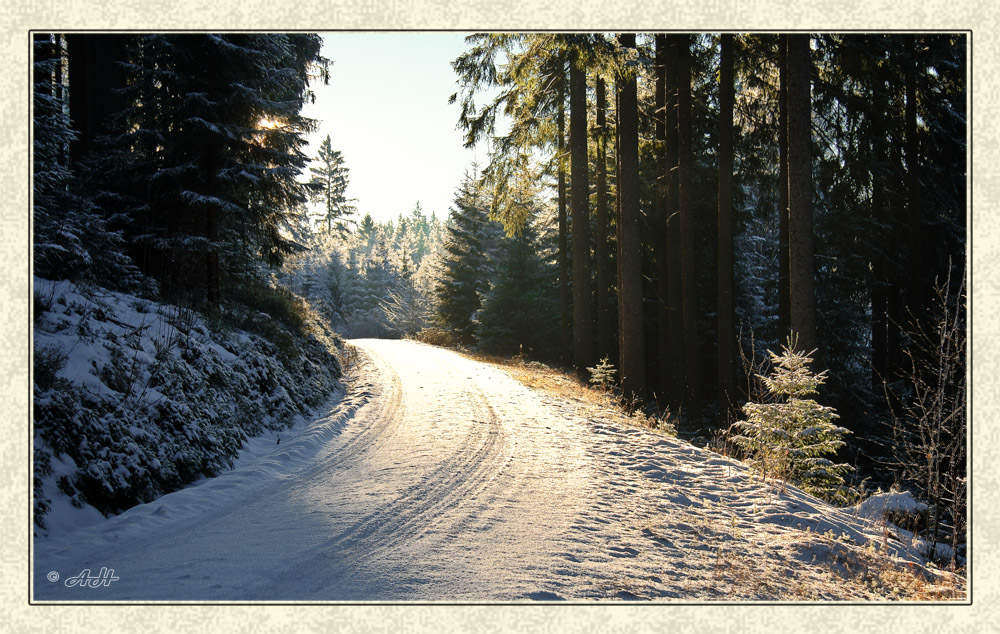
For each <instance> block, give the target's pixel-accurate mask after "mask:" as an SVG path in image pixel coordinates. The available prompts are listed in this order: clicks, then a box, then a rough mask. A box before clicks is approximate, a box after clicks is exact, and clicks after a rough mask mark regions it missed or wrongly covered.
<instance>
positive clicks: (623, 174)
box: [618, 33, 646, 398]
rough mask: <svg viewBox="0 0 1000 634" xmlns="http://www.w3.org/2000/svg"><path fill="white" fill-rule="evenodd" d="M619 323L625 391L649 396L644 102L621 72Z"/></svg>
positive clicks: (631, 40) (631, 43) (626, 40)
mask: <svg viewBox="0 0 1000 634" xmlns="http://www.w3.org/2000/svg"><path fill="white" fill-rule="evenodd" d="M618 41H619V43H620V44H621V45H622V46H623V47H627V48H635V34H634V33H621V34H619V35H618ZM618 90H619V104H620V108H619V115H618V117H619V130H620V134H621V142H620V144H621V150H620V162H619V173H618V188H619V191H620V201H621V208H620V211H619V215H618V315H619V318H618V323H619V341H620V351H621V380H622V393H623V394H624V395H625V397H626V398H631V397H639V398H642V397H643V396H645V392H646V360H645V349H644V347H643V331H642V327H643V323H642V322H643V319H642V251H641V249H642V241H641V238H640V231H641V229H640V222H641V218H640V211H639V109H638V108H639V103H638V96H637V87H636V78H635V75H632V74H629V75H625V76H619V78H618Z"/></svg>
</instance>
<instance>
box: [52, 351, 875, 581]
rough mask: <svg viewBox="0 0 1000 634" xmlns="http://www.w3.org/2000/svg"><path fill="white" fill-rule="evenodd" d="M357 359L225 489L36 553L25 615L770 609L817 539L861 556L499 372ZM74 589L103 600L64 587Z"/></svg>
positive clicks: (421, 357) (793, 511) (649, 438)
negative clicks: (281, 606) (95, 610)
mask: <svg viewBox="0 0 1000 634" xmlns="http://www.w3.org/2000/svg"><path fill="white" fill-rule="evenodd" d="M353 343H354V344H355V345H356V346H357V347H358V349H359V350H360V353H359V354H358V356H357V360H356V361H355V362H354V367H352V368H349V373H350V377H351V378H352V387H351V389H350V391H349V392H348V394H347V395H346V396H345V398H344V399H343V400H342V401H340V402H339V403H337V404H336V406H335V407H333V408H332V409H331V411H330V412H329V413H328V414H327V415H325V416H323V417H321V418H319V419H317V420H315V421H312V422H311V423H309V424H306V425H302V426H300V427H297V428H296V429H295V430H293V431H292V432H291V433H290V434H287V435H286V434H283V435H282V436H283V437H282V442H281V443H280V444H275V445H268V448H267V451H266V452H264V453H263V454H260V452H258V454H260V455H257V456H254V457H252V458H250V459H243V460H241V462H240V463H239V464H238V466H237V468H236V469H235V470H234V471H231V472H228V473H225V474H223V475H221V476H220V477H217V478H213V479H211V480H207V481H204V482H203V483H201V484H199V485H198V486H194V487H191V488H189V489H185V490H183V491H179V492H176V493H173V494H170V495H167V496H164V497H162V498H160V499H159V500H156V501H155V502H153V503H150V504H145V505H142V506H139V507H135V508H133V509H130V510H129V511H127V512H126V513H123V514H122V515H120V516H117V517H115V518H112V519H111V520H108V521H106V522H101V523H99V524H97V525H95V526H90V527H86V528H84V529H81V530H78V531H76V532H73V533H70V534H67V535H63V536H55V537H50V538H39V539H36V543H35V552H34V555H35V562H34V573H35V574H34V581H33V584H34V585H33V587H34V598H35V599H36V600H59V601H78V600H79V601H117V600H207V601H213V600H272V601H274V600H350V601H358V600H362V601H367V600H390V601H415V600H417V601H424V600H430V601H484V600H485V601H508V600H529V599H541V600H555V599H561V598H565V599H658V598H659V599H670V598H674V599H676V598H703V599H712V598H715V599H726V598H735V599H754V598H756V599H761V598H764V599H766V598H778V597H781V596H785V595H788V594H793V593H794V591H795V588H796V586H795V583H796V582H798V583H799V585H802V584H805V583H807V582H809V583H810V584H812V585H811V586H810V587H815V583H822V584H823V585H822V586H820V587H824V586H825V585H826V583H825V580H826V576H827V575H828V574H832V573H829V571H828V570H820V569H817V568H816V566H815V565H814V564H815V562H816V560H817V556H818V557H819V558H820V560H821V561H822V560H823V558H824V557H826V556H828V555H830V553H833V552H834V551H835V550H836V548H835V547H832V546H829V545H827V546H823V544H822V543H820V542H819V541H817V533H821V532H824V531H827V530H828V529H832V530H835V532H836V533H838V534H840V533H842V532H843V533H847V534H848V535H850V536H852V537H854V538H855V539H856V540H857V541H858V542H861V541H863V539H864V536H863V535H862V533H861V532H859V531H860V528H859V526H860V524H858V523H857V522H856V520H854V518H850V517H849V516H848V515H846V514H845V513H843V512H840V511H836V510H834V509H831V508H829V507H827V506H825V505H822V504H821V503H819V502H817V501H816V500H813V499H811V498H807V496H804V494H801V493H800V492H797V491H796V490H794V489H789V491H788V492H787V493H786V494H784V495H781V496H778V495H774V494H772V493H771V492H770V491H771V490H770V489H769V488H766V487H764V486H763V485H762V484H761V483H760V482H759V480H756V479H751V478H750V477H749V476H748V475H747V473H746V472H745V471H744V470H743V469H742V467H740V466H739V465H737V464H735V463H733V462H732V461H730V460H728V459H725V458H722V457H720V456H717V455H715V454H712V453H709V452H705V451H702V450H700V449H697V448H694V447H691V446H690V445H687V444H685V443H683V442H681V441H678V440H676V439H672V438H667V437H664V436H661V435H658V434H654V433H652V432H649V431H647V430H644V429H640V428H637V427H634V426H629V425H627V424H624V422H623V421H622V420H621V419H620V417H619V418H617V419H616V415H614V414H613V413H609V412H603V413H602V412H599V411H596V410H595V409H594V408H592V407H588V406H587V405H585V404H583V403H581V402H578V401H572V400H567V399H563V398H560V397H556V396H552V395H548V394H545V393H542V392H539V391H536V390H533V389H531V388H529V387H526V386H525V385H523V384H521V383H519V382H517V381H515V380H514V379H512V378H511V377H510V376H508V375H507V374H506V373H505V372H504V371H503V370H502V369H499V368H497V367H493V366H489V365H485V364H482V363H478V362H475V361H472V360H469V359H466V358H464V357H461V356H459V355H457V354H455V353H453V352H450V351H447V350H442V349H438V348H433V347H430V346H425V345H421V344H417V343H412V342H402V341H376V340H362V341H356V342H353ZM807 526H808V527H809V528H810V532H809V533H806V532H805V531H804V530H799V529H805V528H806V527H807ZM807 535H811V536H812V537H807ZM827 541H830V540H827ZM824 543H825V542H824ZM772 568H773V571H772V572H773V575H771V576H769V574H770V573H768V570H771V569H772ZM102 569H106V571H111V570H113V571H114V577H116V579H114V580H111V579H105V580H103V581H100V580H98V577H99V576H100V575H101V570H102ZM84 570H89V571H90V577H91V583H90V584H89V585H91V586H97V587H84V584H79V583H77V584H74V583H73V581H74V580H77V579H79V578H80V573H81V572H83V571H84ZM748 570H749V571H751V573H752V574H748ZM108 574H110V572H108ZM56 575H58V580H56V581H52V580H50V579H55V577H56ZM86 576H87V575H86V574H84V577H86ZM105 576H107V575H105ZM772 577H773V578H772ZM67 580H69V583H68V584H67ZM830 581H831V583H832V585H831V588H832V589H831V590H830V592H833V593H836V592H844V591H843V589H840V590H837V589H835V588H836V583H835V582H836V579H835V578H831V580H830ZM782 584H784V585H782ZM732 592H735V593H736V595H731V594H730V593H732ZM820 594H821V595H822V592H821V593H820ZM833 596H837V595H836V594H834V595H831V598H832V597H833ZM847 596H855V595H847ZM856 596H859V597H860V596H864V595H863V594H858V595H856Z"/></svg>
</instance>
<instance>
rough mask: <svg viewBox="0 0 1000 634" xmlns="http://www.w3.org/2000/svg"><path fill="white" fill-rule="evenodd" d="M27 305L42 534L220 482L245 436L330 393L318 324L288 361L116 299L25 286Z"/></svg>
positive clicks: (334, 367) (272, 350)
mask: <svg viewBox="0 0 1000 634" xmlns="http://www.w3.org/2000/svg"><path fill="white" fill-rule="evenodd" d="M35 296H36V298H37V300H38V301H37V302H36V305H40V306H41V307H42V308H43V310H42V311H41V312H40V313H39V314H36V316H35V324H34V351H35V357H34V376H33V380H34V463H35V464H34V467H35V470H34V475H35V480H34V483H35V487H34V488H35V491H34V494H35V522H36V525H37V526H38V529H39V531H40V533H41V534H43V535H44V534H48V533H50V532H60V531H65V530H71V529H72V528H73V527H75V526H77V525H79V524H85V523H90V522H92V521H94V520H95V519H99V517H100V514H98V513H97V512H96V511H99V512H100V513H101V514H104V515H108V514H113V513H117V512H120V511H122V510H124V509H126V508H129V507H131V506H134V505H136V504H139V503H142V502H148V501H150V500H153V499H155V498H157V497H159V496H160V495H162V494H164V493H167V492H170V491H173V490H177V489H179V488H181V487H183V486H185V485H187V484H189V483H191V482H194V481H196V480H198V479H200V478H204V477H208V476H213V475H216V474H218V473H220V472H222V471H224V470H227V469H229V468H231V467H232V466H233V464H234V459H235V458H236V456H237V455H238V453H239V451H240V449H241V447H243V446H244V444H245V443H246V441H247V439H248V438H250V437H253V436H257V435H259V434H261V433H262V432H264V431H266V430H282V429H287V428H289V427H290V426H291V425H293V423H294V422H295V421H296V420H299V419H300V417H301V415H303V414H306V413H308V412H309V411H311V409H312V408H314V407H315V406H317V405H319V404H320V403H321V402H323V401H326V400H327V399H328V398H329V396H330V394H331V392H333V391H334V390H338V389H340V384H339V382H338V378H339V376H340V364H339V362H338V360H337V357H336V355H335V348H334V343H333V339H332V338H331V337H330V336H329V335H330V333H325V332H324V331H323V330H322V328H321V327H320V326H319V325H318V324H313V326H316V327H315V328H314V329H313V330H314V334H312V335H310V336H308V337H303V336H301V335H295V336H294V337H295V338H294V339H293V340H294V342H295V345H294V346H292V350H291V352H289V350H288V346H285V347H284V348H283V349H281V350H279V349H278V348H277V347H276V346H275V345H274V344H273V343H272V342H271V341H269V340H268V339H266V338H264V337H262V336H259V335H255V334H250V333H247V332H243V331H239V330H229V331H220V330H219V329H211V328H209V326H208V325H207V324H206V323H205V321H204V320H203V319H202V318H201V317H200V316H199V315H197V314H196V313H194V312H192V311H189V310H185V309H181V308H178V307H177V306H171V305H167V304H159V303H156V302H152V301H149V300H146V299H142V298H138V297H134V296H131V295H126V294H122V293H115V292H110V291H106V290H103V289H82V288H80V287H77V286H76V285H74V284H71V283H70V282H65V281H63V282H52V281H48V280H43V279H39V278H36V279H35ZM289 334H290V336H293V335H291V333H289ZM95 510H96V511H95Z"/></svg>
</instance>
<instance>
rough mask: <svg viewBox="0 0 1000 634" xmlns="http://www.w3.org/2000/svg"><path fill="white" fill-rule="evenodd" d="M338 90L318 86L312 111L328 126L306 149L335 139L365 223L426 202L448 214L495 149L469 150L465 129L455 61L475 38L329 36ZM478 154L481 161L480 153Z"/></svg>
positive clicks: (326, 37) (310, 113)
mask: <svg viewBox="0 0 1000 634" xmlns="http://www.w3.org/2000/svg"><path fill="white" fill-rule="evenodd" d="M322 35H323V40H324V46H323V55H324V56H325V57H326V58H328V59H330V60H331V61H332V62H333V64H332V66H331V68H330V85H329V86H316V87H314V92H315V93H316V103H315V104H313V105H307V106H306V108H305V109H304V111H303V114H305V115H306V116H308V117H312V118H314V119H318V120H319V121H320V129H319V131H318V132H316V133H315V134H314V135H312V136H310V145H309V147H308V148H306V150H305V151H306V153H307V154H308V155H310V156H314V155H315V154H316V150H317V148H318V147H319V143H320V142H321V141H322V140H323V139H324V138H325V137H326V135H327V134H329V135H330V141H331V143H332V145H333V148H334V149H335V150H339V151H340V152H341V153H342V154H343V156H344V160H345V162H346V164H347V166H348V168H350V185H349V187H348V190H347V194H348V196H349V197H351V198H356V199H358V200H357V206H358V211H359V219H360V217H363V216H364V214H365V213H366V212H368V213H371V215H372V217H373V218H374V219H375V220H377V221H384V220H388V219H392V218H395V217H396V216H397V215H398V214H399V213H401V212H402V213H409V212H410V210H412V209H413V207H414V206H415V205H416V203H417V201H418V200H419V201H420V206H421V208H422V209H423V210H424V212H425V213H427V214H428V215H429V214H430V212H431V211H434V212H436V213H437V216H438V218H439V219H444V218H446V217H447V214H448V209H449V208H450V207H451V204H452V199H453V198H454V194H455V189H456V188H457V187H458V185H459V183H460V182H461V179H462V176H463V174H464V173H465V170H466V168H467V167H468V166H469V165H470V164H471V163H472V161H473V160H474V159H478V160H479V161H480V162H481V163H482V162H485V159H486V149H485V148H484V147H480V148H476V149H475V150H466V149H464V148H463V147H462V133H461V132H460V131H459V130H458V129H456V127H455V126H456V123H457V122H458V115H459V104H457V103H456V104H454V105H449V104H448V97H449V96H450V95H451V94H452V93H454V92H457V91H458V84H457V83H456V75H455V73H454V71H453V70H452V68H451V61H452V60H454V59H455V58H456V57H458V56H459V55H460V54H461V53H463V52H464V51H465V50H466V46H465V42H464V37H465V35H466V34H465V33H450V32H446V33H430V32H419V33H414V32H403V33H386V32H381V33H380V32H369V33H325V34H322ZM477 155H478V156H477Z"/></svg>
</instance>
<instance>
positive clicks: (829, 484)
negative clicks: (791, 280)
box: [733, 336, 851, 499]
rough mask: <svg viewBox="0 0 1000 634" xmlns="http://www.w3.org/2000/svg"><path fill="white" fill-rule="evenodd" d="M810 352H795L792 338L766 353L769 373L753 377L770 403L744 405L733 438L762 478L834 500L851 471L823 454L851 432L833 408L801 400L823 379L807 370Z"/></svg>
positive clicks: (834, 450)
mask: <svg viewBox="0 0 1000 634" xmlns="http://www.w3.org/2000/svg"><path fill="white" fill-rule="evenodd" d="M811 354H812V353H806V352H802V351H800V350H797V342H796V338H795V337H792V336H789V338H788V340H787V342H786V343H785V345H783V346H782V349H781V354H775V353H774V352H771V353H770V356H771V364H772V372H771V374H770V375H769V376H760V377H758V378H760V380H761V381H762V382H763V385H764V386H765V387H766V388H767V391H768V396H769V398H770V400H771V402H762V403H755V402H749V403H746V404H745V405H744V406H743V412H744V414H746V420H742V421H739V422H737V423H736V428H737V429H738V430H739V434H738V435H736V436H734V438H733V440H734V442H735V443H736V444H737V446H739V447H741V448H742V449H743V450H744V451H746V452H747V454H748V456H749V457H750V459H751V461H752V462H753V463H754V464H755V465H756V466H757V467H758V468H759V469H760V471H761V473H762V475H763V476H764V477H765V478H766V477H768V476H772V477H776V478H779V479H783V480H791V481H792V482H795V483H797V484H799V485H801V486H802V487H803V488H804V489H805V490H806V491H809V492H811V493H814V494H816V495H821V496H823V497H826V498H827V499H835V498H837V496H838V495H840V496H842V495H843V494H844V488H843V485H844V478H843V476H844V474H846V473H847V472H848V471H850V469H851V468H850V466H849V465H847V464H834V463H833V462H832V461H831V460H830V459H829V458H826V457H825V456H827V455H831V454H836V453H837V451H838V450H839V449H840V448H841V447H843V446H844V445H845V443H844V441H843V440H842V438H843V436H844V435H845V434H848V433H850V432H849V431H848V430H847V429H844V428H843V427H839V426H837V425H835V424H834V423H833V421H834V419H836V418H839V416H838V415H837V413H836V411H835V410H834V408H832V407H827V406H824V405H820V404H819V403H817V402H816V401H815V400H813V399H811V398H806V397H808V396H810V395H812V394H816V393H817V392H818V389H817V388H818V387H819V386H820V385H822V384H823V382H824V381H825V380H826V371H825V370H824V371H823V372H820V373H818V374H816V373H813V372H812V370H810V368H809V365H810V364H811V363H812V356H811ZM761 396H763V395H761Z"/></svg>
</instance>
